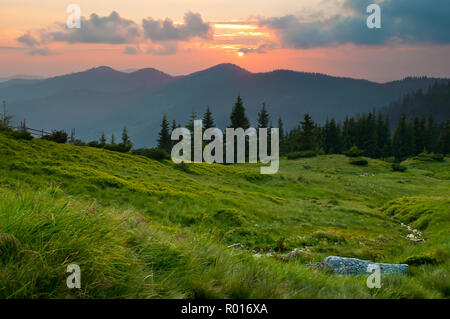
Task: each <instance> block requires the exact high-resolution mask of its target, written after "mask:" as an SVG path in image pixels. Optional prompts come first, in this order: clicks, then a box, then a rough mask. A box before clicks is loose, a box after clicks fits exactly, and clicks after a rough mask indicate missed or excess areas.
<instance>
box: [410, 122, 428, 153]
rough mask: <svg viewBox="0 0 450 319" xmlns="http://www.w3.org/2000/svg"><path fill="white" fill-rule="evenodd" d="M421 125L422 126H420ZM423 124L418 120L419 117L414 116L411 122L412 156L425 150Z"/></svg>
mask: <svg viewBox="0 0 450 319" xmlns="http://www.w3.org/2000/svg"><path fill="white" fill-rule="evenodd" d="M422 125H423V126H422ZM425 136H426V132H425V122H422V121H421V120H419V117H417V116H415V117H414V121H413V145H412V147H413V148H414V155H418V154H420V153H422V151H423V150H424V148H425Z"/></svg>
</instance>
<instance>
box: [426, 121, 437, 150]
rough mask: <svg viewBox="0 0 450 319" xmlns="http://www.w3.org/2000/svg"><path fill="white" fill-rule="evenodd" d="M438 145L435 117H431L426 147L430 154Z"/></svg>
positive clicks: (428, 122) (428, 124)
mask: <svg viewBox="0 0 450 319" xmlns="http://www.w3.org/2000/svg"><path fill="white" fill-rule="evenodd" d="M435 145H436V124H435V123H434V119H433V116H432V115H430V116H429V118H428V121H427V128H426V130H425V147H426V150H427V151H428V152H434V151H435Z"/></svg>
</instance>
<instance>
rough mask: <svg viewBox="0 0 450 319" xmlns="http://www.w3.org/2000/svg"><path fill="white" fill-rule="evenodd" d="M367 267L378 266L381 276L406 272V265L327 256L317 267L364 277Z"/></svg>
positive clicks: (336, 272) (335, 272)
mask: <svg viewBox="0 0 450 319" xmlns="http://www.w3.org/2000/svg"><path fill="white" fill-rule="evenodd" d="M369 265H379V266H380V270H381V273H382V274H402V275H406V273H407V271H408V265H407V264H384V263H376V262H372V261H368V260H362V259H356V258H347V257H338V256H328V257H326V258H325V259H324V260H322V262H320V263H319V267H320V268H322V269H325V270H329V271H332V272H333V273H334V274H340V275H366V274H368V273H369V272H368V271H367V267H368V266H369Z"/></svg>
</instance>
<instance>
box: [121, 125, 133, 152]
mask: <svg viewBox="0 0 450 319" xmlns="http://www.w3.org/2000/svg"><path fill="white" fill-rule="evenodd" d="M121 146H122V151H124V152H128V151H129V150H130V149H131V148H132V147H133V143H131V139H130V136H129V135H128V130H127V128H126V127H124V128H123V131H122V145H121Z"/></svg>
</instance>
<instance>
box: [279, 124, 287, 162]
mask: <svg viewBox="0 0 450 319" xmlns="http://www.w3.org/2000/svg"><path fill="white" fill-rule="evenodd" d="M278 136H279V139H280V154H282V155H284V154H286V151H287V150H286V136H285V134H284V126H283V121H282V120H281V117H279V118H278Z"/></svg>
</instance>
